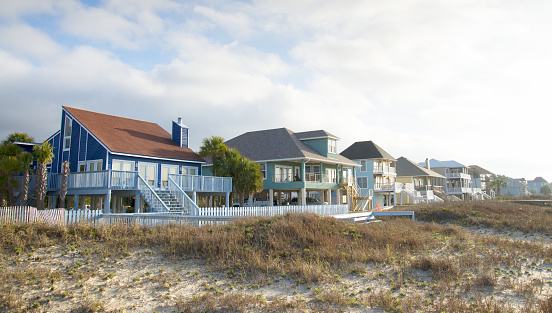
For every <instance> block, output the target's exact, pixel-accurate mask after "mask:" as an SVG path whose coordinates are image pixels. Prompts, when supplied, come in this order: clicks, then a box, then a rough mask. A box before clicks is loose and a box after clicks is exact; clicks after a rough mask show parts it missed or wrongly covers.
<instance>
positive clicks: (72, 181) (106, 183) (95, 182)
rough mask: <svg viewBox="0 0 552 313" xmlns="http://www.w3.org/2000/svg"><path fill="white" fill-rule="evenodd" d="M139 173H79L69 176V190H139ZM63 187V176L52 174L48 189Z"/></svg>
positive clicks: (49, 178) (110, 171) (111, 171)
mask: <svg viewBox="0 0 552 313" xmlns="http://www.w3.org/2000/svg"><path fill="white" fill-rule="evenodd" d="M137 176H138V172H127V171H113V170H108V171H97V172H78V173H71V174H69V175H68V176H67V189H108V188H113V189H137V185H136V184H137ZM60 187H61V174H59V173H58V174H50V175H49V177H48V189H49V190H52V189H53V190H57V189H59V188H60Z"/></svg>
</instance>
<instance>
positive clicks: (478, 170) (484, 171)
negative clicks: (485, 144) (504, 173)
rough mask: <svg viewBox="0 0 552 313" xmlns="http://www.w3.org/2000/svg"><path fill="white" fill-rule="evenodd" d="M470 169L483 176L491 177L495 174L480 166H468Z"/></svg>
mask: <svg viewBox="0 0 552 313" xmlns="http://www.w3.org/2000/svg"><path fill="white" fill-rule="evenodd" d="M468 167H469V168H471V169H474V170H476V171H477V172H478V173H479V174H482V175H489V174H493V173H492V172H490V171H488V170H486V169H484V168H482V167H481V166H479V165H470V166H468Z"/></svg>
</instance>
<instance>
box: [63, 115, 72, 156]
mask: <svg viewBox="0 0 552 313" xmlns="http://www.w3.org/2000/svg"><path fill="white" fill-rule="evenodd" d="M72 122H73V121H72V120H71V119H70V118H69V117H68V116H65V131H64V132H63V150H69V148H71V125H72Z"/></svg>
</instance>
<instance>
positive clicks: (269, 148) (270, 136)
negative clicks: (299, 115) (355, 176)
mask: <svg viewBox="0 0 552 313" xmlns="http://www.w3.org/2000/svg"><path fill="white" fill-rule="evenodd" d="M302 134H305V133H302ZM299 137H300V136H297V134H296V133H294V132H293V131H291V130H289V129H287V128H276V129H268V130H260V131H252V132H247V133H244V134H242V135H239V136H237V137H235V138H232V139H230V140H228V141H226V142H225V144H226V146H228V147H229V148H234V149H236V150H238V151H239V152H240V153H241V154H242V155H243V156H245V157H247V158H249V159H250V160H253V161H269V160H289V159H316V160H322V161H328V162H330V163H339V164H346V165H348V166H358V164H357V163H355V162H353V161H351V160H349V159H347V158H345V157H342V156H338V157H337V159H330V158H327V157H326V156H324V155H323V154H321V153H320V152H318V151H317V150H316V149H314V148H313V147H311V146H309V145H307V144H306V143H304V142H303V141H301V139H300V138H299Z"/></svg>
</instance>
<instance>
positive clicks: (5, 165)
mask: <svg viewBox="0 0 552 313" xmlns="http://www.w3.org/2000/svg"><path fill="white" fill-rule="evenodd" d="M19 171H21V163H20V162H19V160H18V159H17V157H15V156H7V157H3V158H1V159H0V175H2V176H3V179H2V182H3V183H4V184H5V185H4V184H3V186H2V187H4V188H5V193H6V196H7V202H8V206H11V205H13V204H14V203H13V189H14V188H17V181H16V180H13V175H14V174H15V173H18V172H19ZM4 188H3V189H4Z"/></svg>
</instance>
